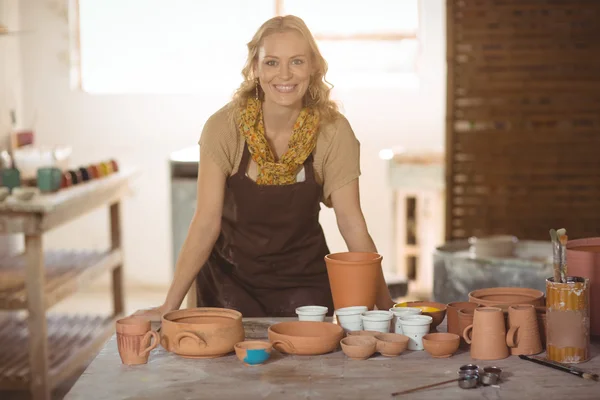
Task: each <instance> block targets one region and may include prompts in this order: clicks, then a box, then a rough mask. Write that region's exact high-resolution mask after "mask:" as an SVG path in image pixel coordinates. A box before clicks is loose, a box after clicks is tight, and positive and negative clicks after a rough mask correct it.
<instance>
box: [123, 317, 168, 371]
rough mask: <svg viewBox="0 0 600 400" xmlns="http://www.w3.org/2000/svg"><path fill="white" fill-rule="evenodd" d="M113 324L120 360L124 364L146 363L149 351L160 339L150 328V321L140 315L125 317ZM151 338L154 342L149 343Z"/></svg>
mask: <svg viewBox="0 0 600 400" xmlns="http://www.w3.org/2000/svg"><path fill="white" fill-rule="evenodd" d="M115 325H116V333H117V349H118V350H119V356H120V357H121V362H122V363H123V364H125V365H139V364H146V363H147V362H148V356H149V355H150V351H152V350H153V349H155V348H156V346H158V343H159V341H160V337H159V336H158V333H156V332H154V331H152V330H151V324H150V321H149V320H148V319H145V318H142V317H126V318H122V319H119V320H118V321H117V322H116V324H115ZM153 338H154V342H153V343H152V344H150V342H151V341H152V339H153Z"/></svg>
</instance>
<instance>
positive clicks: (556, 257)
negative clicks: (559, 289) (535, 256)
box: [550, 229, 561, 282]
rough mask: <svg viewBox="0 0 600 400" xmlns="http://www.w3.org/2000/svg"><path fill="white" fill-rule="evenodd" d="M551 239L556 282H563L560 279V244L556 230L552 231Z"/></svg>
mask: <svg viewBox="0 0 600 400" xmlns="http://www.w3.org/2000/svg"><path fill="white" fill-rule="evenodd" d="M550 239H552V261H553V265H554V282H561V279H560V243H559V241H558V234H557V233H556V231H555V230H554V229H550Z"/></svg>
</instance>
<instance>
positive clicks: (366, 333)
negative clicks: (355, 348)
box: [348, 330, 381, 337]
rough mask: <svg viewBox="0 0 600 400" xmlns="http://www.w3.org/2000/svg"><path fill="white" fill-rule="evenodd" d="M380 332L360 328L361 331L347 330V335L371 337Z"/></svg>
mask: <svg viewBox="0 0 600 400" xmlns="http://www.w3.org/2000/svg"><path fill="white" fill-rule="evenodd" d="M380 334H381V332H379V331H366V330H362V331H350V332H348V336H371V337H375V336H377V335H380Z"/></svg>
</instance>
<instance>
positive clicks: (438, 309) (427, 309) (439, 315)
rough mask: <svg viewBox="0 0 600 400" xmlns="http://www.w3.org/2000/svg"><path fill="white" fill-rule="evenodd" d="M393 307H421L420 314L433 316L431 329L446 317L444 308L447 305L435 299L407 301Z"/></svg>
mask: <svg viewBox="0 0 600 400" xmlns="http://www.w3.org/2000/svg"><path fill="white" fill-rule="evenodd" d="M394 307H415V308H420V309H421V315H429V316H430V317H431V318H433V321H432V322H431V327H430V329H431V330H432V331H434V330H435V328H437V326H438V325H439V324H441V323H442V322H443V321H444V318H446V310H447V308H448V306H447V305H446V304H444V303H438V302H435V301H408V302H404V303H398V304H396V305H394Z"/></svg>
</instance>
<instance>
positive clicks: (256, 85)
mask: <svg viewBox="0 0 600 400" xmlns="http://www.w3.org/2000/svg"><path fill="white" fill-rule="evenodd" d="M254 81H255V86H254V88H255V89H256V91H255V95H256V100H258V84H259V82H258V78H256V79H255V80H254Z"/></svg>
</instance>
